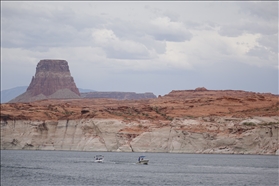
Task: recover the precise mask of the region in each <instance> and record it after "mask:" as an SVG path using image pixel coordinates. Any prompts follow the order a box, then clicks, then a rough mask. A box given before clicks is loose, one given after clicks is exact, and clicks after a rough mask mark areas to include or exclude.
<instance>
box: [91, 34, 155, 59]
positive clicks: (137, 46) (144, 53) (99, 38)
mask: <svg viewBox="0 0 279 186" xmlns="http://www.w3.org/2000/svg"><path fill="white" fill-rule="evenodd" d="M92 38H93V42H94V44H96V46H100V47H102V48H103V49H104V51H105V52H106V55H107V57H108V58H116V59H147V58H150V57H151V56H150V53H149V51H148V49H147V47H145V46H144V45H143V44H142V43H138V42H134V41H132V40H127V39H120V38H118V37H117V36H116V35H115V34H114V32H113V31H112V30H107V29H99V30H95V31H93V33H92Z"/></svg>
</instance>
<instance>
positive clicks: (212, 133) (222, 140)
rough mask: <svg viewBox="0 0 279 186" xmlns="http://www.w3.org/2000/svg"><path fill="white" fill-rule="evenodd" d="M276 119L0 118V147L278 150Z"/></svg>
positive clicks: (272, 152) (160, 150) (175, 150)
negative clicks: (128, 120) (44, 119)
mask: <svg viewBox="0 0 279 186" xmlns="http://www.w3.org/2000/svg"><path fill="white" fill-rule="evenodd" d="M278 123H279V118H278V117H254V118H250V119H246V120H243V119H234V118H223V117H216V118H213V119H212V118H211V120H209V118H207V117H200V118H197V119H189V118H188V119H183V118H176V119H175V120H173V121H169V122H168V121H159V122H158V123H153V122H152V121H150V120H138V121H134V122H124V121H123V120H117V119H80V120H58V121H28V120H14V121H12V120H9V121H4V120H2V121H1V134H2V135H1V149H32V150H79V151H121V152H173V153H218V154H223V153H229V154H279V150H278V145H279V144H278V132H279V130H278Z"/></svg>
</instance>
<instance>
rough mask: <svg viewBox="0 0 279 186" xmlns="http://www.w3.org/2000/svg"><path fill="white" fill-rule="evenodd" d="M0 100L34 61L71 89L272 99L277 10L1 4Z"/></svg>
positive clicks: (22, 81) (28, 75) (24, 78)
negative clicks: (48, 64) (57, 70)
mask: <svg viewBox="0 0 279 186" xmlns="http://www.w3.org/2000/svg"><path fill="white" fill-rule="evenodd" d="M1 13H2V14H1V23H2V25H1V36H2V38H1V91H2V90H6V89H10V88H14V87H18V86H28V85H29V84H30V82H31V79H32V76H34V75H35V72H36V66H37V64H38V62H39V61H40V60H42V59H63V60H66V61H68V64H69V68H70V72H71V75H72V76H73V78H74V81H75V83H76V86H77V87H80V88H83V89H92V90H96V91H118V92H119V91H122V92H137V93H144V92H152V93H154V94H155V95H156V96H158V95H165V94H168V93H169V92H171V91H172V90H188V89H195V88H197V87H205V88H207V89H208V90H244V91H253V92H262V93H273V94H278V70H279V66H278V2H187V1H185V2H183V1H178V2H167V1H162V2H156V1H155V2H146V1H143V2H138V1H131V2H120V1H119V2H117V1H116V2H114V1H112V2H106V1H105V2H94V1H92V2H88V1H85V2H72V1H69V2H54V1H50V2H9V1H2V2H1Z"/></svg>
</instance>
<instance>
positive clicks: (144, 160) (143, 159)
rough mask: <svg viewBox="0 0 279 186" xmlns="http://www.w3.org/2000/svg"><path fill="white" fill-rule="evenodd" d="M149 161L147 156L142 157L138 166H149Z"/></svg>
mask: <svg viewBox="0 0 279 186" xmlns="http://www.w3.org/2000/svg"><path fill="white" fill-rule="evenodd" d="M148 162H149V160H148V159H145V156H140V157H139V158H138V164H143V165H148Z"/></svg>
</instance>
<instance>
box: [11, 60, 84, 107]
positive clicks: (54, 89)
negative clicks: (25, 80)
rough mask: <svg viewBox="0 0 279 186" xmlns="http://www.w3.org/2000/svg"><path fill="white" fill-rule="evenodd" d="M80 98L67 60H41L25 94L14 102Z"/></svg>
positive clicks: (12, 101)
mask: <svg viewBox="0 0 279 186" xmlns="http://www.w3.org/2000/svg"><path fill="white" fill-rule="evenodd" d="M69 98H80V93H79V90H78V88H77V87H76V84H75V82H74V79H73V77H72V76H71V73H70V70H69V66H68V62H67V61H66V60H50V59H46V60H41V61H40V62H39V63H38V65H37V68H36V74H35V77H34V76H33V78H32V81H31V83H30V85H29V86H28V88H27V90H26V92H25V93H23V94H21V95H19V96H18V97H16V98H14V99H12V100H11V101H10V103H14V102H31V101H36V100H41V99H69Z"/></svg>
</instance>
